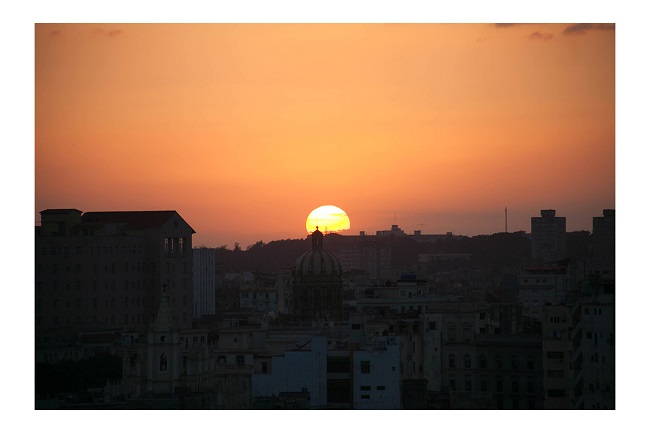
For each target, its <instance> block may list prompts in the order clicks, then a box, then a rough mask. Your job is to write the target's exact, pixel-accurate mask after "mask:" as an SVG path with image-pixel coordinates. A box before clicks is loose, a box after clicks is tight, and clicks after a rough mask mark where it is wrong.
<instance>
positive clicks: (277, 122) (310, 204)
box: [35, 24, 615, 247]
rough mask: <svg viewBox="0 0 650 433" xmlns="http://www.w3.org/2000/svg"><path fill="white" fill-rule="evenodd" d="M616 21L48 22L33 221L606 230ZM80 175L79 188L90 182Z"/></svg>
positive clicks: (38, 74) (230, 237)
mask: <svg viewBox="0 0 650 433" xmlns="http://www.w3.org/2000/svg"><path fill="white" fill-rule="evenodd" d="M614 48H615V30H614V25H613V24H611V25H610V24H608V25H600V24H592V25H577V24H526V25H495V24H389V25H380V24H355V25H352V24H309V25H303V24H283V25H281V24H247V25H244V24H218V25H215V24H207V25H199V24H185V25H180V24H172V25H163V24H69V25H67V24H66V25H61V24H37V25H36V26H35V79H36V81H35V96H36V98H35V108H36V110H35V116H36V117H35V164H36V165H35V181H36V183H35V218H36V221H38V218H39V215H38V212H40V211H41V210H44V209H48V208H76V209H80V210H82V211H84V212H85V211H109V210H164V209H174V210H177V211H178V212H179V213H180V214H182V215H183V217H184V218H185V219H186V220H187V221H188V222H190V224H191V225H192V227H193V229H194V230H195V231H196V235H195V236H194V244H195V245H201V244H203V245H206V246H220V245H230V246H231V247H232V245H233V244H234V243H235V242H239V243H240V244H241V245H242V246H246V245H250V244H253V243H255V242H257V241H259V240H263V241H265V242H268V241H271V240H274V239H288V238H304V237H305V236H306V232H305V220H306V218H307V215H308V214H309V213H310V212H311V211H312V210H313V209H315V208H317V207H318V206H321V205H326V204H332V205H335V206H338V207H340V208H341V209H343V210H344V211H345V212H346V213H347V215H348V216H349V217H350V229H349V230H348V231H347V232H344V233H349V234H358V233H359V231H366V232H368V233H374V232H375V231H376V230H386V229H388V228H390V226H391V225H392V224H398V225H399V226H400V227H401V228H402V229H404V230H405V231H407V232H410V233H412V232H413V231H414V230H421V231H422V233H446V232H453V233H454V234H463V235H470V236H472V235H477V234H490V233H496V232H501V231H504V208H505V207H507V208H508V229H509V231H511V232H512V231H518V230H524V231H530V218H531V217H532V216H537V215H538V214H539V210H540V209H556V210H557V213H558V215H561V216H564V217H566V221H567V223H566V224H567V231H574V230H591V223H592V218H593V217H594V216H597V215H600V214H601V212H602V209H607V208H614V207H615V173H614V172H615V170H614V168H615V116H614V113H615V104H614V102H615V88H614V87H615V80H614V70H615V56H614ZM80 179H83V181H80Z"/></svg>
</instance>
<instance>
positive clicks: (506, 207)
mask: <svg viewBox="0 0 650 433" xmlns="http://www.w3.org/2000/svg"><path fill="white" fill-rule="evenodd" d="M506 233H508V206H506Z"/></svg>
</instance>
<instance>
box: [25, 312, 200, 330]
mask: <svg viewBox="0 0 650 433" xmlns="http://www.w3.org/2000/svg"><path fill="white" fill-rule="evenodd" d="M129 317H130V318H131V325H133V326H135V325H140V324H144V323H145V317H146V315H145V314H138V315H133V316H129V315H128V314H125V315H124V325H125V326H128V325H129ZM182 317H183V323H184V324H186V323H187V313H183V316H182ZM154 319H155V315H154V314H152V315H151V318H150V320H151V321H153V320H154ZM174 320H176V317H174ZM98 323H99V322H98V320H97V316H92V319H91V322H90V324H93V325H95V324H98ZM72 324H74V325H81V324H82V323H81V316H76V317H75V318H74V323H71V322H70V319H65V323H63V320H62V319H60V318H59V317H58V316H55V317H53V318H52V322H51V325H52V326H53V327H55V328H56V327H59V326H70V325H72ZM104 325H109V317H108V316H106V317H105V318H104ZM110 325H111V326H115V325H116V321H115V315H111V316H110ZM36 327H37V328H43V327H45V320H44V318H43V317H42V316H37V317H36Z"/></svg>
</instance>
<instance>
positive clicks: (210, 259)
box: [192, 247, 217, 319]
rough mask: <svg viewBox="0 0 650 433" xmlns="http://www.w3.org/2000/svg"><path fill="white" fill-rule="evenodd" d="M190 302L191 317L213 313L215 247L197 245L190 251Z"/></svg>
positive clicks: (214, 298)
mask: <svg viewBox="0 0 650 433" xmlns="http://www.w3.org/2000/svg"><path fill="white" fill-rule="evenodd" d="M192 256H193V264H194V267H193V269H192V278H193V283H192V292H193V297H192V304H193V317H194V318H195V319H198V318H200V317H201V316H208V315H214V314H215V313H216V308H217V300H216V290H217V280H216V262H215V249H214V248H206V247H199V248H194V251H193V253H192Z"/></svg>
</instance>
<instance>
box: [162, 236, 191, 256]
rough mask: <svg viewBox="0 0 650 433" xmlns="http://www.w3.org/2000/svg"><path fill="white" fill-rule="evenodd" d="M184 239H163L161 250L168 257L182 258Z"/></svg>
mask: <svg viewBox="0 0 650 433" xmlns="http://www.w3.org/2000/svg"><path fill="white" fill-rule="evenodd" d="M186 243H187V242H186V241H185V238H165V240H164V245H163V250H164V252H165V254H167V255H170V256H182V255H184V254H185V245H186Z"/></svg>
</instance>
